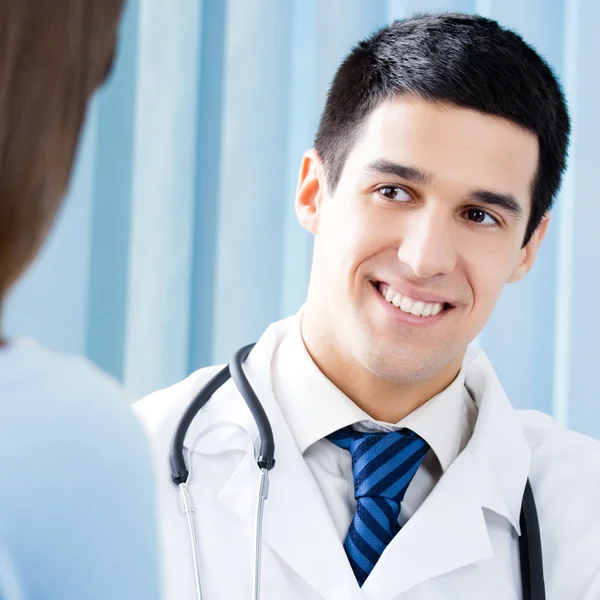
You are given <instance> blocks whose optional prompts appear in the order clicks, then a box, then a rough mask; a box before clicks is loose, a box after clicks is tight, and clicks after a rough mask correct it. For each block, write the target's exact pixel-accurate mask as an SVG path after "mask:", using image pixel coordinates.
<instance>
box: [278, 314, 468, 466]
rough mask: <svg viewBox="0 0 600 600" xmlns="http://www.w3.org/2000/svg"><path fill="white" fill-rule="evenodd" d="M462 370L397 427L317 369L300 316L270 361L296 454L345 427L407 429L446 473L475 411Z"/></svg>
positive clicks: (458, 451) (466, 435)
mask: <svg viewBox="0 0 600 600" xmlns="http://www.w3.org/2000/svg"><path fill="white" fill-rule="evenodd" d="M464 383H465V369H464V367H463V368H461V370H460V372H459V374H458V375H457V377H456V378H455V379H454V381H453V382H452V383H451V384H450V385H449V386H448V387H447V388H446V389H445V390H444V391H442V392H441V393H440V394H438V395H437V396H435V397H434V398H432V399H431V400H429V401H428V402H426V403H425V404H423V405H422V406H420V407H419V408H418V409H416V410H415V411H413V412H412V413H410V414H409V415H407V416H406V417H405V418H404V419H402V420H401V421H399V422H398V423H395V424H389V423H383V422H380V421H375V420H374V419H373V418H371V417H370V416H369V415H368V414H367V413H366V412H364V411H363V410H362V409H361V408H359V407H358V406H357V405H356V404H354V402H352V401H351V400H350V399H349V398H348V397H347V396H346V395H345V394H344V393H343V392H342V391H341V390H339V389H338V388H337V387H336V386H335V385H334V384H333V383H332V382H331V381H329V379H327V377H325V375H324V374H323V373H322V372H321V371H320V370H319V368H318V367H317V365H316V364H315V363H314V362H313V360H312V358H311V357H310V355H309V353H308V351H307V350H306V347H305V345H304V341H303V339H302V334H301V312H300V313H299V314H298V315H296V317H295V318H294V319H293V320H292V321H291V327H290V329H289V330H288V333H287V335H286V336H285V337H284V339H283V340H282V342H281V344H280V345H279V347H278V348H277V351H276V354H275V359H274V362H273V386H274V392H275V397H276V399H277V402H278V404H279V406H280V408H281V411H282V412H283V414H284V416H285V420H286V422H287V424H288V426H289V428H290V431H291V433H292V435H293V437H294V439H295V441H296V444H297V446H298V448H299V449H300V452H301V453H302V454H304V452H306V450H307V449H308V448H309V447H310V446H312V444H314V443H315V442H317V441H319V440H321V439H323V438H325V437H326V436H328V435H329V434H330V433H333V432H334V431H337V430H338V429H341V428H343V427H346V426H348V425H354V426H355V427H356V428H357V429H360V430H363V431H392V430H397V429H401V428H403V427H408V428H409V429H411V430H412V431H414V432H415V433H417V434H418V435H420V436H421V437H422V438H423V439H424V440H425V441H426V442H427V443H428V444H429V446H430V447H431V449H432V450H433V452H434V453H435V455H436V456H437V458H438V460H439V462H440V465H441V467H442V470H443V471H445V470H446V469H447V468H448V467H449V466H450V464H451V463H452V462H453V461H454V459H455V458H456V457H457V456H458V454H459V453H460V452H461V451H462V450H463V448H464V447H465V445H466V444H467V442H468V440H469V438H470V434H471V431H472V427H473V426H474V422H475V420H476V415H477V408H476V405H475V403H474V402H473V400H472V399H471V396H470V395H469V393H468V391H467V390H466V388H465V385H464Z"/></svg>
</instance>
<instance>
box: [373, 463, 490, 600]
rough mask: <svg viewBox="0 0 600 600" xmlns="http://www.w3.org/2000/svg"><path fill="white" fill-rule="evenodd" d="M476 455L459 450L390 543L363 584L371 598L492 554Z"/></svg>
mask: <svg viewBox="0 0 600 600" xmlns="http://www.w3.org/2000/svg"><path fill="white" fill-rule="evenodd" d="M473 469H474V464H473V457H472V455H470V454H469V453H463V454H461V455H460V456H459V457H458V458H457V459H456V461H455V462H454V463H453V464H452V465H451V466H450V468H449V469H448V471H447V472H446V473H445V474H444V476H443V477H442V479H441V480H440V481H439V482H438V484H437V485H436V487H435V488H434V490H433V491H432V492H431V494H430V495H429V497H428V498H427V499H426V500H425V502H424V503H423V504H422V505H421V507H420V508H419V509H418V510H417V511H416V512H415V514H414V515H413V516H412V517H411V518H410V519H409V520H408V522H407V523H406V524H405V525H404V527H403V528H402V529H401V530H400V532H399V533H398V534H397V535H396V537H395V538H394V539H393V540H392V542H391V543H390V544H389V546H388V547H387V548H386V550H385V551H384V553H383V554H382V556H381V558H380V559H379V561H378V562H377V564H376V565H375V568H374V569H373V571H372V572H371V574H370V576H369V577H368V578H367V580H366V582H365V584H364V585H363V593H364V595H365V598H367V599H368V600H392V599H394V598H396V597H397V596H398V595H399V594H401V593H403V592H405V591H406V590H408V589H410V588H412V587H414V586H416V585H418V584H419V583H422V582H424V581H427V580H429V579H433V578H434V577H437V576H439V575H443V574H444V573H449V572H450V571H453V570H455V569H459V568H460V567H463V566H465V565H468V564H471V563H474V562H477V561H479V560H485V559H487V558H490V557H491V556H492V555H493V550H492V545H491V542H490V539H489V535H488V531H487V526H486V523H485V518H484V515H483V511H482V510H481V504H480V502H479V494H478V490H477V482H476V481H475V480H474V479H473V476H472V473H473Z"/></svg>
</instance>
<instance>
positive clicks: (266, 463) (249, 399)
mask: <svg viewBox="0 0 600 600" xmlns="http://www.w3.org/2000/svg"><path fill="white" fill-rule="evenodd" d="M252 348H254V344H249V345H248V346H244V347H243V348H240V349H239V350H238V351H237V352H236V353H235V355H234V356H233V359H232V360H231V362H230V363H229V371H230V373H231V377H232V379H233V381H234V383H235V385H236V387H237V388H238V390H239V391H240V393H241V395H242V397H243V398H244V400H245V402H246V404H247V405H248V408H249V409H250V412H251V413H252V416H253V417H254V420H255V421H256V426H257V427H258V433H259V434H260V450H259V453H258V460H257V463H258V466H259V467H260V468H261V469H267V470H268V471H270V470H271V469H272V468H273V467H274V466H275V440H274V438H273V430H272V429H271V424H270V423H269V419H268V418H267V414H266V413H265V410H264V408H263V407H262V404H261V403H260V401H259V399H258V397H257V396H256V394H255V392H254V390H253V389H252V386H251V385H250V382H249V381H248V379H247V377H246V375H245V373H244V370H243V368H242V364H243V362H244V361H245V360H246V357H247V356H248V354H250V351H251V350H252Z"/></svg>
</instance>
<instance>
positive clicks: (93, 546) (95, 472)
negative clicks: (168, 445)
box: [0, 341, 159, 600]
mask: <svg viewBox="0 0 600 600" xmlns="http://www.w3.org/2000/svg"><path fill="white" fill-rule="evenodd" d="M156 528H157V526H156V507H155V484H154V480H153V474H152V472H151V466H150V459H149V450H148V448H147V443H146V440H145V438H144V435H143V433H142V430H141V428H140V426H139V425H138V423H137V421H136V419H135V417H134V415H133V413H132V411H131V409H130V407H129V406H128V404H127V402H126V399H125V397H124V396H123V394H122V393H121V392H120V390H119V388H118V386H117V385H116V384H115V383H114V382H113V381H112V380H111V379H109V378H108V377H107V376H105V375H104V374H102V373H101V372H99V371H98V370H96V369H95V368H94V367H93V366H92V365H91V364H89V363H88V362H87V361H85V360H83V359H81V358H74V357H68V356H64V355H59V354H55V353H53V352H50V351H48V350H45V349H43V348H42V347H40V346H38V345H37V344H35V343H34V342H29V341H17V342H14V343H11V344H10V345H9V346H7V347H5V348H2V349H0V598H1V599H2V600H41V599H44V600H54V599H56V600H58V599H60V600H109V599H110V600H120V599H123V600H125V599H127V600H154V599H157V598H159V592H158V590H159V578H158V575H157V572H158V562H157V561H158V558H157V532H156Z"/></svg>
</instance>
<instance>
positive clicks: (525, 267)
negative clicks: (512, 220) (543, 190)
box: [508, 213, 550, 283]
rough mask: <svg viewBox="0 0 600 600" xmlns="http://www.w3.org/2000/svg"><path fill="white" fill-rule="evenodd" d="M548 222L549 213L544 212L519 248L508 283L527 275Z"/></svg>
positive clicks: (546, 229) (544, 234) (544, 235)
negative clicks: (517, 259) (529, 235)
mask: <svg viewBox="0 0 600 600" xmlns="http://www.w3.org/2000/svg"><path fill="white" fill-rule="evenodd" d="M549 223H550V213H546V214H545V215H544V216H543V217H542V220H541V222H540V224H539V225H538V226H537V229H536V230H535V231H534V232H533V234H532V236H531V238H530V239H529V241H528V242H527V244H525V246H523V248H521V253H520V254H519V262H518V264H517V266H516V267H515V269H514V271H513V272H512V275H511V276H510V278H509V280H508V283H515V282H517V281H520V280H521V279H523V277H525V275H527V273H528V272H529V271H530V269H531V267H533V263H534V262H535V258H536V256H537V251H538V248H539V247H540V244H541V243H542V241H543V239H544V238H545V237H546V232H547V231H548V224H549Z"/></svg>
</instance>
